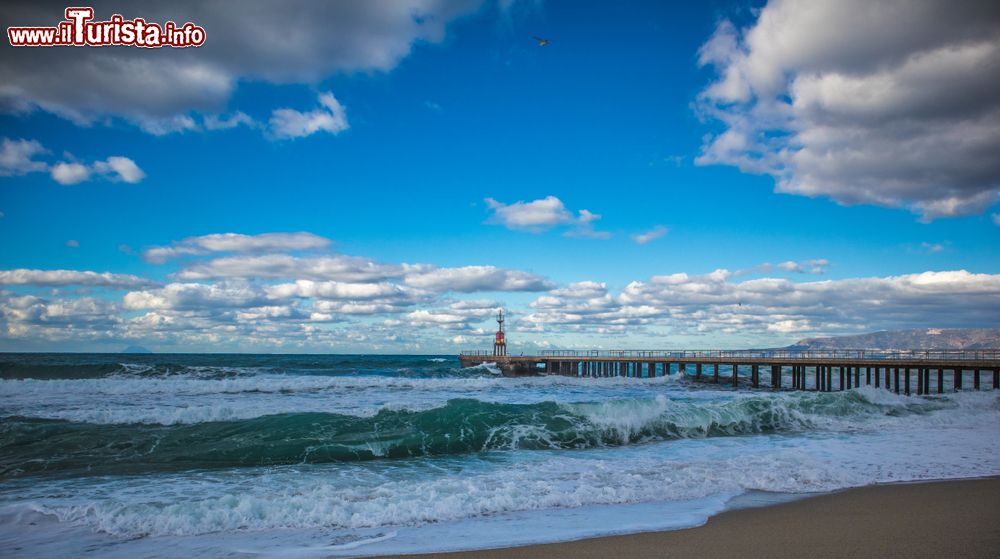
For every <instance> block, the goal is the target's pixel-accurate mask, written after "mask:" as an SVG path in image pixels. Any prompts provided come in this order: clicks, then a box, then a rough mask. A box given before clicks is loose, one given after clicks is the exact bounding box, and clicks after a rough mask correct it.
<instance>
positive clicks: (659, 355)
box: [459, 347, 1000, 395]
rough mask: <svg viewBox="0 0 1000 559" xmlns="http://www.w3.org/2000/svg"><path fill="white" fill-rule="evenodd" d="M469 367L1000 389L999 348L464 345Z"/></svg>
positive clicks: (773, 386)
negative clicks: (520, 349)
mask: <svg viewBox="0 0 1000 559" xmlns="http://www.w3.org/2000/svg"><path fill="white" fill-rule="evenodd" d="M459 361H460V362H461V364H462V366H463V367H474V366H476V365H482V364H488V363H495V364H496V366H497V368H499V369H500V371H501V372H502V373H503V374H504V375H505V376H537V375H562V376H569V377H583V378H610V377H626V378H635V379H644V378H646V379H648V378H655V377H662V376H668V375H680V376H682V377H685V378H690V379H694V380H697V381H703V382H708V383H716V384H723V385H729V386H731V387H733V388H741V387H744V388H750V389H769V390H789V389H790V390H814V391H820V392H831V391H836V390H849V389H851V388H854V387H859V386H875V387H877V388H885V389H887V390H890V391H894V392H896V393H898V394H918V395H919V394H932V393H943V392H945V391H949V392H950V391H956V390H969V389H971V390H980V389H993V390H996V389H997V388H998V386H1000V349H988V350H891V351H889V350H871V349H857V350H829V351H794V350H785V349H779V350H585V351H574V350H548V351H542V352H540V353H539V354H538V355H520V356H511V355H507V352H506V347H503V351H498V350H497V348H496V347H495V348H494V350H493V351H492V352H491V351H489V350H476V351H463V352H462V353H461V354H460V355H459Z"/></svg>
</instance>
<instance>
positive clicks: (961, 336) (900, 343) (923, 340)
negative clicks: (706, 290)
mask: <svg viewBox="0 0 1000 559" xmlns="http://www.w3.org/2000/svg"><path fill="white" fill-rule="evenodd" d="M785 349H790V350H803V351H805V350H817V349H1000V328H925V329H921V330H895V331H888V332H872V333H871V334H859V335H856V336H835V337H830V338H807V339H805V340H799V341H797V342H795V343H794V344H792V345H790V346H788V347H787V348H785Z"/></svg>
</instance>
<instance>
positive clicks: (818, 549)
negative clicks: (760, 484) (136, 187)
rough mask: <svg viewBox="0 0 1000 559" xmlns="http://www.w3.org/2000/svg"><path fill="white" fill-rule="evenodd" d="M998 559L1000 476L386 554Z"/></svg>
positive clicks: (452, 558)
mask: <svg viewBox="0 0 1000 559" xmlns="http://www.w3.org/2000/svg"><path fill="white" fill-rule="evenodd" d="M737 555H738V556H740V557H741V558H742V559H746V558H755V557H760V558H762V559H763V558H784V557H787V558H789V559H792V558H795V559H797V558H801V557H820V558H824V557H830V558H832V557H848V556H852V557H892V556H906V557H908V558H910V559H912V558H915V557H917V558H919V557H928V558H937V557H996V556H997V555H1000V477H987V478H970V479H959V480H940V481H922V482H900V483H892V484H885V485H869V486H864V487H856V488H850V489H845V490H842V491H837V492H833V493H825V494H819V495H812V496H805V497H803V498H800V499H794V500H790V501H786V502H781V503H776V504H772V505H765V506H753V505H751V506H749V507H741V508H735V509H730V510H727V511H725V512H722V513H720V514H718V515H715V516H712V517H711V518H709V519H708V521H707V522H706V523H705V524H703V525H701V526H698V527H693V528H683V529H678V530H668V531H654V532H641V533H634V534H624V535H613V536H601V537H596V538H587V539H582V540H573V541H566V542H556V543H544V544H533V545H527V546H520V547H507V548H495V549H479V550H469V551H453V552H441V553H421V554H410V555H388V556H381V557H385V558H389V557H394V558H404V557H411V558H413V557H419V558H421V559H439V558H440V559H471V558H480V557H481V558H486V559H513V558H527V559H532V558H539V559H541V558H555V559H589V558H594V559H598V558H605V557H629V558H630V559H631V558H643V557H731V556H737Z"/></svg>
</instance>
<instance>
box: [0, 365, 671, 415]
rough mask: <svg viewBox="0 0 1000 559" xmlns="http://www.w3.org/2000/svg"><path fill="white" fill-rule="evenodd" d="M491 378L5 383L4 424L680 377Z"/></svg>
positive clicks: (649, 391)
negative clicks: (8, 418)
mask: <svg viewBox="0 0 1000 559" xmlns="http://www.w3.org/2000/svg"><path fill="white" fill-rule="evenodd" d="M478 369H479V370H481V371H482V372H483V373H484V374H486V375H489V376H476V377H460V378H455V377H444V378H410V377H399V376H377V375H372V376H312V375H282V374H259V375H249V376H238V377H232V378H214V379H206V378H203V377H200V376H187V375H175V376H170V377H163V376H157V377H142V376H135V377H111V378H96V379H51V380H40V379H2V380H0V416H24V417H35V418H42V419H62V420H67V421H77V422H85V423H101V424H114V423H150V424H163V425H173V424H185V423H202V422H208V421H230V420H239V419H251V418H255V417H261V416H264V415H274V414H281V413H301V412H324V413H338V414H344V415H355V416H360V417H367V416H371V415H374V414H376V413H378V411H379V410H380V409H382V408H390V409H409V410H414V411H419V410H426V409H430V408H433V407H439V406H442V405H444V404H445V403H446V402H447V401H448V400H450V399H455V398H475V399H479V400H483V401H488V402H501V403H534V402H539V401H544V400H551V401H557V402H575V401H588V400H592V399H595V398H598V399H600V398H616V397H647V398H651V397H653V396H655V393H656V392H658V391H662V390H663V389H665V388H670V387H671V386H673V385H674V384H675V381H674V380H673V379H666V378H665V377H660V378H656V379H642V380H638V381H637V380H636V379H622V378H609V379H582V378H570V377H557V376H549V377H525V378H517V379H510V378H501V377H500V376H499V369H496V368H495V367H494V366H491V365H490V364H484V365H481V366H479V367H478Z"/></svg>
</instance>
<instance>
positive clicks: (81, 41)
mask: <svg viewBox="0 0 1000 559" xmlns="http://www.w3.org/2000/svg"><path fill="white" fill-rule="evenodd" d="M93 19H94V9H93V8H66V20H65V21H60V22H59V23H58V24H57V25H56V26H55V27H8V28H7V39H8V40H9V41H10V45H11V46H13V47H84V46H88V47H104V46H113V45H120V46H132V47H143V48H148V49H155V48H160V47H177V48H184V47H200V46H201V45H203V44H205V29H204V28H203V27H201V26H198V25H195V24H193V23H191V22H190V21H189V22H187V23H185V24H184V25H177V24H176V23H174V22H172V21H168V22H166V23H164V24H163V25H162V26H161V25H160V24H158V23H149V22H147V21H146V20H144V19H142V18H141V17H137V18H135V19H125V18H123V17H122V16H121V15H120V14H115V15H113V16H111V19H110V20H108V21H91V20H93Z"/></svg>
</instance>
